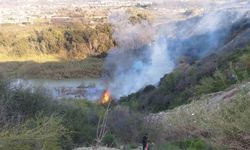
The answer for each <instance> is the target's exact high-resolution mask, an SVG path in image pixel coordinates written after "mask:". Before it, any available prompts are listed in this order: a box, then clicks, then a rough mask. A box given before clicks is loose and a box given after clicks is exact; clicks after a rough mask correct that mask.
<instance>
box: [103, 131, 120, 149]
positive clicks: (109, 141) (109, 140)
mask: <svg viewBox="0 0 250 150" xmlns="http://www.w3.org/2000/svg"><path fill="white" fill-rule="evenodd" d="M102 143H103V145H105V146H108V147H115V146H117V141H116V137H115V136H114V135H113V134H111V133H108V134H106V135H105V136H104V138H103V140H102Z"/></svg>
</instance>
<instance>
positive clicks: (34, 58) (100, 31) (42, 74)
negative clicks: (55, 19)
mask: <svg viewBox="0 0 250 150" xmlns="http://www.w3.org/2000/svg"><path fill="white" fill-rule="evenodd" d="M111 35H112V31H111V27H110V26H109V25H108V24H103V25H96V26H94V27H91V26H89V25H88V26H87V25H80V24H71V25H67V26H66V25H27V26H16V25H3V26H1V27H0V53H1V54H0V71H1V73H3V74H4V75H5V76H8V77H13V78H49V79H62V78H98V77H100V75H101V70H102V64H103V59H102V58H103V57H104V56H105V54H106V53H107V51H108V50H109V49H110V48H112V47H114V42H113V40H112V37H111ZM92 57H95V58H92Z"/></svg>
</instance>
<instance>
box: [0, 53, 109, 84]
mask: <svg viewBox="0 0 250 150" xmlns="http://www.w3.org/2000/svg"><path fill="white" fill-rule="evenodd" d="M45 57H46V59H44V58H45ZM1 58H2V57H1ZM6 59H7V58H5V60H4V59H1V61H0V72H1V73H3V75H4V76H6V77H9V78H23V79H56V80H59V79H71V78H81V79H89V78H94V79H96V78H100V77H101V72H102V68H103V62H104V59H103V58H94V57H89V58H85V59H75V60H61V59H60V58H58V57H55V56H49V57H47V55H46V56H45V55H44V56H34V57H33V58H26V59H25V58H19V59H14V58H13V59H8V60H6Z"/></svg>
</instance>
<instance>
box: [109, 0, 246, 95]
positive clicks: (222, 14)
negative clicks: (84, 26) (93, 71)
mask: <svg viewBox="0 0 250 150" xmlns="http://www.w3.org/2000/svg"><path fill="white" fill-rule="evenodd" d="M232 4H234V5H232ZM248 6H249V4H247V6H246V3H244V4H243V3H237V2H236V3H235V2H234V3H233V2H232V1H230V3H228V4H225V3H224V4H223V5H219V6H217V8H216V9H215V8H213V10H211V9H209V12H205V13H204V14H203V15H202V16H199V17H194V18H192V19H190V20H187V21H182V22H177V23H170V24H164V25H160V26H156V27H153V26H152V25H151V24H150V23H147V22H142V23H139V24H132V23H130V21H129V16H128V15H127V14H126V12H125V11H121V12H115V13H112V15H111V17H110V23H111V24H112V25H113V27H114V34H113V38H114V40H115V41H116V44H117V47H116V48H114V49H112V50H111V51H110V53H109V54H108V56H107V58H106V61H105V69H106V74H105V75H106V76H105V80H108V81H109V83H108V88H109V90H110V91H111V93H112V94H113V96H114V97H116V98H119V97H121V96H126V95H128V94H131V93H133V92H136V91H138V90H140V89H142V88H143V87H145V86H147V85H150V84H153V85H156V84H157V83H158V82H159V81H160V79H161V78H162V77H163V76H164V75H165V74H167V73H170V72H171V71H172V70H173V69H174V68H175V66H176V62H177V61H178V59H179V58H180V57H181V56H183V55H191V56H196V57H199V58H201V57H204V56H206V55H207V54H210V53H212V52H214V50H216V48H217V47H218V46H219V44H220V43H221V42H223V41H224V40H225V38H226V37H227V34H228V32H229V31H230V28H231V27H232V26H233V24H234V23H235V22H237V21H239V20H240V19H241V18H242V17H244V16H245V14H246V12H248V11H249V10H250V7H248Z"/></svg>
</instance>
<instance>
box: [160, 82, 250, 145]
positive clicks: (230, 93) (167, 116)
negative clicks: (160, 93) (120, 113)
mask: <svg viewBox="0 0 250 150" xmlns="http://www.w3.org/2000/svg"><path fill="white" fill-rule="evenodd" d="M249 106H250V83H246V84H243V85H240V86H239V87H233V88H231V89H230V90H227V91H224V92H219V93H215V94H210V95H206V96H204V97H201V99H200V100H199V101H193V102H192V103H190V104H188V105H184V106H180V107H178V108H176V109H174V110H171V111H168V112H166V113H162V114H161V115H160V117H162V118H161V120H163V125H164V131H165V135H164V136H165V137H164V138H165V139H167V140H168V141H171V140H173V139H174V141H175V140H183V139H188V138H197V137H199V138H202V139H205V140H206V141H210V142H212V143H213V144H214V145H217V146H218V147H220V148H222V147H223V148H225V147H226V148H231V149H240V150H247V149H248V148H249V146H250V145H249V143H250V138H249V137H250V128H249V127H250V120H249V115H250V109H249V108H250V107H249Z"/></svg>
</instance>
